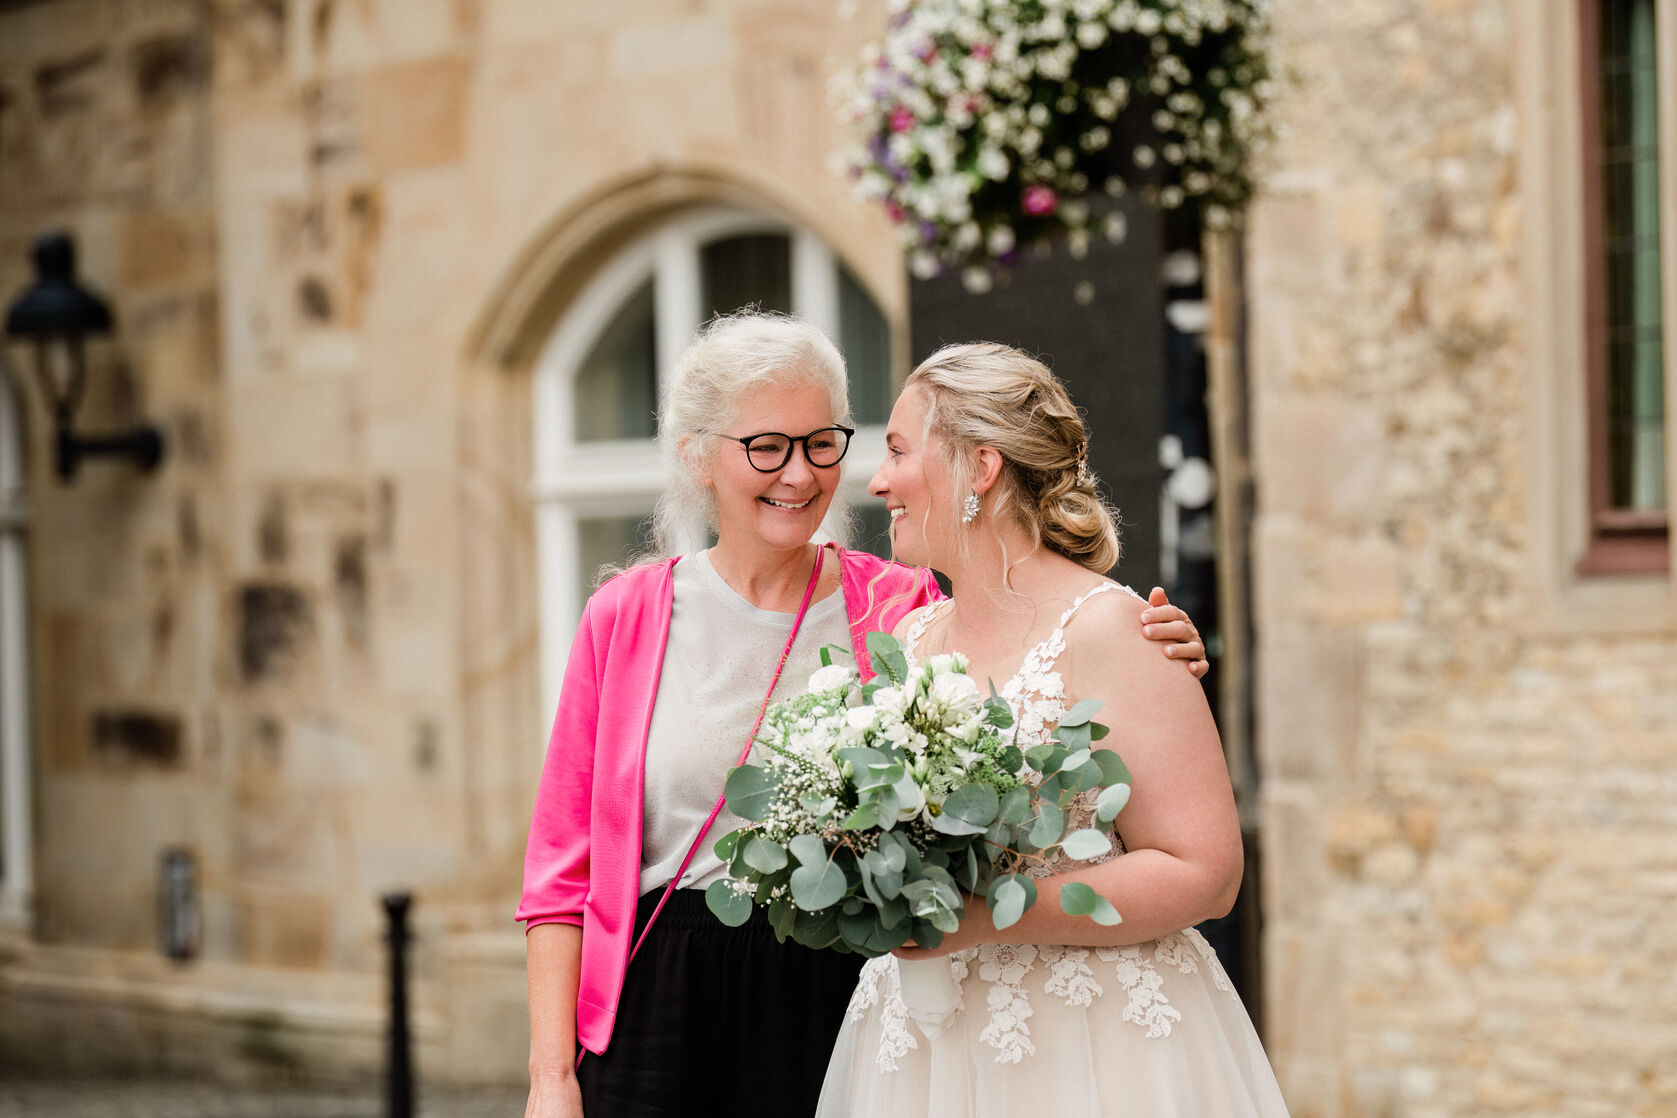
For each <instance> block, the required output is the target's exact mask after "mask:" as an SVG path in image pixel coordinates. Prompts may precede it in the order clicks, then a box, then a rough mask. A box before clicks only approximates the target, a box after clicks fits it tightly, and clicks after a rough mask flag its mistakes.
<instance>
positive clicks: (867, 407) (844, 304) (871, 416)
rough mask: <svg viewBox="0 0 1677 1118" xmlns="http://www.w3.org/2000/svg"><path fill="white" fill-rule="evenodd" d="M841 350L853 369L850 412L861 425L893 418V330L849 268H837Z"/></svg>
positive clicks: (851, 373)
mask: <svg viewBox="0 0 1677 1118" xmlns="http://www.w3.org/2000/svg"><path fill="white" fill-rule="evenodd" d="M838 291H839V339H838V341H839V348H840V349H841V350H843V351H844V361H845V364H846V365H848V366H849V367H850V410H851V412H852V414H854V415H855V417H856V422H857V424H858V425H865V424H872V423H884V422H885V421H886V420H887V419H889V418H890V416H891V404H892V402H893V401H892V398H891V331H890V328H889V327H888V326H887V325H886V324H885V316H884V315H883V314H881V313H880V311H879V307H878V306H877V305H875V303H874V301H873V299H872V298H871V297H869V295H868V293H867V291H866V290H865V289H864V288H863V287H862V285H861V284H860V283H858V282H857V281H856V277H855V276H853V275H851V274H850V269H849V268H846V267H845V266H844V265H843V264H840V265H838Z"/></svg>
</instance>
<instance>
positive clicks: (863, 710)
mask: <svg viewBox="0 0 1677 1118" xmlns="http://www.w3.org/2000/svg"><path fill="white" fill-rule="evenodd" d="M844 720H845V721H846V722H847V723H849V724H850V728H851V729H852V730H859V731H862V732H866V731H868V730H871V729H873V727H874V723H876V722H877V721H879V711H878V710H877V709H875V708H874V707H855V708H854V709H852V710H848V711H846V712H845V714H844Z"/></svg>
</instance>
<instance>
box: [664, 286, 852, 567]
mask: <svg viewBox="0 0 1677 1118" xmlns="http://www.w3.org/2000/svg"><path fill="white" fill-rule="evenodd" d="M787 384H807V385H811V386H815V387H819V388H824V389H826V390H827V398H828V399H829V400H830V401H831V402H832V409H833V422H834V423H839V424H843V425H845V426H850V422H851V417H850V383H849V378H848V376H847V375H846V373H845V367H844V358H843V357H842V356H840V355H839V351H838V347H837V346H835V345H834V344H833V341H832V339H831V338H829V337H827V335H826V334H824V333H823V332H822V331H821V330H820V329H819V328H817V327H815V326H813V325H811V324H810V323H808V322H805V321H804V320H803V319H801V318H796V317H794V316H792V315H786V314H779V313H776V312H768V311H760V310H757V309H756V308H755V307H746V308H744V309H742V310H739V311H735V312H734V313H733V314H727V315H718V316H717V317H715V318H713V319H711V320H710V321H709V322H708V323H706V324H705V325H704V326H703V327H701V328H700V330H699V332H698V334H697V335H696V336H695V337H694V338H693V341H692V344H690V345H689V346H688V347H687V349H686V351H685V352H683V353H682V355H681V357H680V359H679V360H677V361H676V365H675V369H674V370H673V371H672V372H671V375H670V382H669V387H668V389H667V392H666V394H665V397H664V406H663V409H662V411H661V412H660V413H659V416H658V441H659V443H660V444H661V445H662V446H663V448H664V457H665V460H666V462H667V463H668V464H669V481H668V483H667V484H666V485H665V487H664V492H663V493H662V494H661V495H660V496H659V498H658V504H657V506H656V508H655V509H654V510H653V514H652V539H653V548H654V550H655V552H656V556H654V557H662V556H670V555H675V554H678V553H680V552H681V551H683V550H685V549H688V548H694V547H699V546H702V541H703V538H704V534H705V532H706V531H707V530H709V531H714V530H715V529H716V527H717V513H716V495H715V494H714V493H712V492H711V490H710V488H709V487H708V486H707V485H705V483H704V482H703V481H702V480H701V475H702V474H703V472H704V470H705V467H706V465H707V464H708V463H709V462H710V461H711V458H712V456H713V455H715V453H716V451H717V449H718V447H719V445H720V444H719V442H718V440H715V439H708V438H702V437H701V436H703V435H711V434H718V433H721V432H724V431H727V430H728V427H729V425H730V424H731V423H732V422H733V420H734V416H735V414H736V413H737V412H738V411H739V405H740V403H741V401H742V400H743V399H744V398H745V396H746V394H747V393H748V392H749V391H751V390H752V389H754V388H760V387H764V386H770V385H773V386H778V385H787ZM840 468H841V469H842V466H841V467H840ZM821 528H822V531H821V533H820V535H824V536H825V537H826V538H827V539H834V540H838V541H840V542H843V541H844V539H845V538H846V537H847V536H848V534H849V533H848V528H849V511H848V509H847V508H846V507H845V503H844V502H843V500H842V499H841V498H840V497H839V496H838V495H836V494H835V496H834V498H833V504H832V506H831V507H830V508H829V509H828V510H827V516H826V519H825V520H824V521H822V525H821Z"/></svg>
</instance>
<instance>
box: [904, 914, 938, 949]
mask: <svg viewBox="0 0 1677 1118" xmlns="http://www.w3.org/2000/svg"><path fill="white" fill-rule="evenodd" d="M909 938H910V939H912V940H914V942H915V944H916V946H919V947H926V948H930V949H931V950H933V951H935V950H937V949H938V948H939V947H941V946H942V945H943V932H942V930H941V929H939V928H938V926H937V925H935V924H933V923H932V922H931V921H930V920H916V921H915V922H914V924H913V930H912V931H911V932H910V933H909Z"/></svg>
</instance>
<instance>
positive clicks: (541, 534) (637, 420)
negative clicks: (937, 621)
mask: <svg viewBox="0 0 1677 1118" xmlns="http://www.w3.org/2000/svg"><path fill="white" fill-rule="evenodd" d="M748 303H756V304H758V305H759V306H761V307H762V308H763V309H764V310H779V311H787V312H790V313H793V314H797V315H800V316H802V317H803V318H806V319H808V320H809V321H811V322H813V323H815V324H816V325H818V326H820V327H821V328H822V329H824V330H825V331H827V333H828V334H829V335H830V336H831V337H832V338H833V339H834V340H835V341H837V342H838V343H839V347H840V348H841V349H842V350H843V352H844V356H845V360H846V363H847V365H848V366H849V369H850V400H851V410H852V412H853V413H854V415H855V418H856V425H857V428H858V430H857V434H856V438H855V440H854V441H853V442H852V445H851V448H850V454H849V457H848V458H847V460H846V465H847V467H848V469H847V470H846V476H845V482H844V489H845V491H846V492H847V493H848V494H849V495H850V496H851V498H852V500H853V501H854V502H856V503H857V504H859V505H860V506H861V507H862V508H863V509H866V505H865V503H863V502H864V501H865V498H866V486H867V481H868V478H869V477H870V476H871V474H872V471H873V467H874V466H875V465H876V464H877V463H878V462H879V460H880V459H881V457H882V456H883V455H884V443H885V440H884V423H885V419H886V417H887V416H888V415H889V413H890V407H891V399H892V397H891V367H890V364H891V338H890V329H889V326H888V324H887V321H886V318H885V316H884V314H883V313H882V312H881V311H880V309H879V307H878V305H877V304H876V303H875V302H874V301H873V299H872V298H871V297H870V296H869V295H868V293H867V292H866V290H865V289H864V288H863V287H862V285H861V284H860V283H859V282H858V281H857V279H856V277H855V276H854V275H853V274H852V273H851V271H850V269H849V268H847V267H846V266H845V265H844V263H843V261H841V260H840V259H839V258H838V257H837V255H836V254H835V253H834V252H833V251H832V250H831V249H830V248H829V247H828V246H827V245H826V244H824V243H823V242H822V241H821V240H820V238H818V237H816V236H814V235H813V234H811V233H809V232H807V231H805V230H801V229H796V228H792V227H790V226H788V225H786V224H784V223H782V222H778V221H775V220H772V219H769V218H766V217H763V216H761V215H758V214H752V213H749V212H747V211H743V210H737V209H723V208H707V209H702V210H693V211H688V212H685V213H682V214H681V215H679V216H677V217H674V218H672V219H670V220H669V221H667V222H665V223H663V224H662V225H660V226H659V227H657V228H656V229H654V230H652V231H651V232H649V233H648V234H646V235H645V236H643V237H642V238H641V239H639V240H638V241H636V242H635V243H633V244H631V245H630V246H629V247H628V248H627V249H625V250H623V251H622V252H620V253H619V254H618V255H617V256H616V257H614V258H613V259H612V260H611V261H609V262H608V263H607V264H606V266H605V267H604V268H603V269H602V270H601V271H600V272H599V274H598V275H596V276H595V278H594V279H593V281H592V282H591V283H590V284H589V285H588V287H587V288H586V289H585V290H584V291H583V292H582V293H581V294H580V295H579V296H578V297H577V299H576V300H575V301H574V303H573V304H572V306H571V308H570V310H569V311H568V313H567V314H566V315H565V317H564V319H563V320H562V321H561V323H560V324H559V327H558V329H557V330H555V332H554V334H553V336H552V337H551V338H550V339H549V340H548V342H547V345H546V346H545V348H544V349H543V351H542V354H541V357H540V358H539V360H538V362H537V365H536V373H535V383H534V393H533V396H534V406H535V474H536V478H535V496H536V502H537V517H536V522H537V555H538V558H539V562H540V570H541V593H542V605H541V608H542V632H543V655H542V661H543V663H542V668H543V678H544V679H545V680H546V681H548V686H549V688H550V690H553V691H556V689H557V686H558V684H557V681H558V680H559V679H560V678H561V677H562V676H563V672H564V658H565V656H566V654H567V653H568V650H569V642H570V639H571V635H572V632H573V631H574V629H575V626H576V619H577V618H578V616H580V614H581V610H582V603H583V602H584V601H585V600H586V599H587V596H588V594H589V593H590V591H591V589H592V586H593V581H594V577H595V574H596V572H597V571H598V570H599V569H600V567H601V566H602V565H603V564H606V563H614V562H621V561H622V560H623V559H624V558H626V557H627V556H628V555H630V554H631V553H632V552H634V551H635V550H637V549H639V548H640V547H642V546H644V545H645V543H646V541H647V534H648V532H649V530H650V514H651V512H652V506H653V504H654V502H655V501H656V499H657V496H658V492H659V489H660V487H661V486H662V485H663V481H664V473H663V471H664V464H663V461H662V458H661V456H660V454H659V453H658V451H657V448H656V446H655V444H654V443H653V436H654V434H655V431H656V412H657V406H658V401H659V398H660V390H661V377H662V376H663V375H664V374H665V373H667V372H668V371H669V370H670V369H672V368H673V367H674V366H675V362H676V358H677V357H678V356H679V355H680V353H681V351H682V349H683V348H684V347H685V346H686V345H687V343H688V342H689V341H690V340H691V339H692V337H693V333H694V331H695V330H697V329H698V327H699V325H700V324H701V323H703V322H704V321H705V320H706V319H708V318H710V317H711V316H712V315H713V314H716V313H724V312H728V311H733V310H736V309H738V308H740V307H742V306H744V305H746V304H748ZM882 519H883V510H878V513H877V514H875V513H874V511H873V510H867V511H866V512H865V513H864V516H863V521H862V533H861V534H862V540H861V541H860V542H863V543H866V542H869V541H870V540H874V539H877V538H880V537H881V536H882V529H883V525H882V524H880V523H877V521H880V520H882ZM702 546H704V541H703V540H690V541H687V542H686V544H685V546H684V549H685V548H691V547H702ZM545 699H546V700H547V701H546V702H545V704H544V705H545V708H546V709H549V710H551V709H552V708H553V704H554V702H556V701H557V694H556V693H553V694H548V695H546V696H545Z"/></svg>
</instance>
